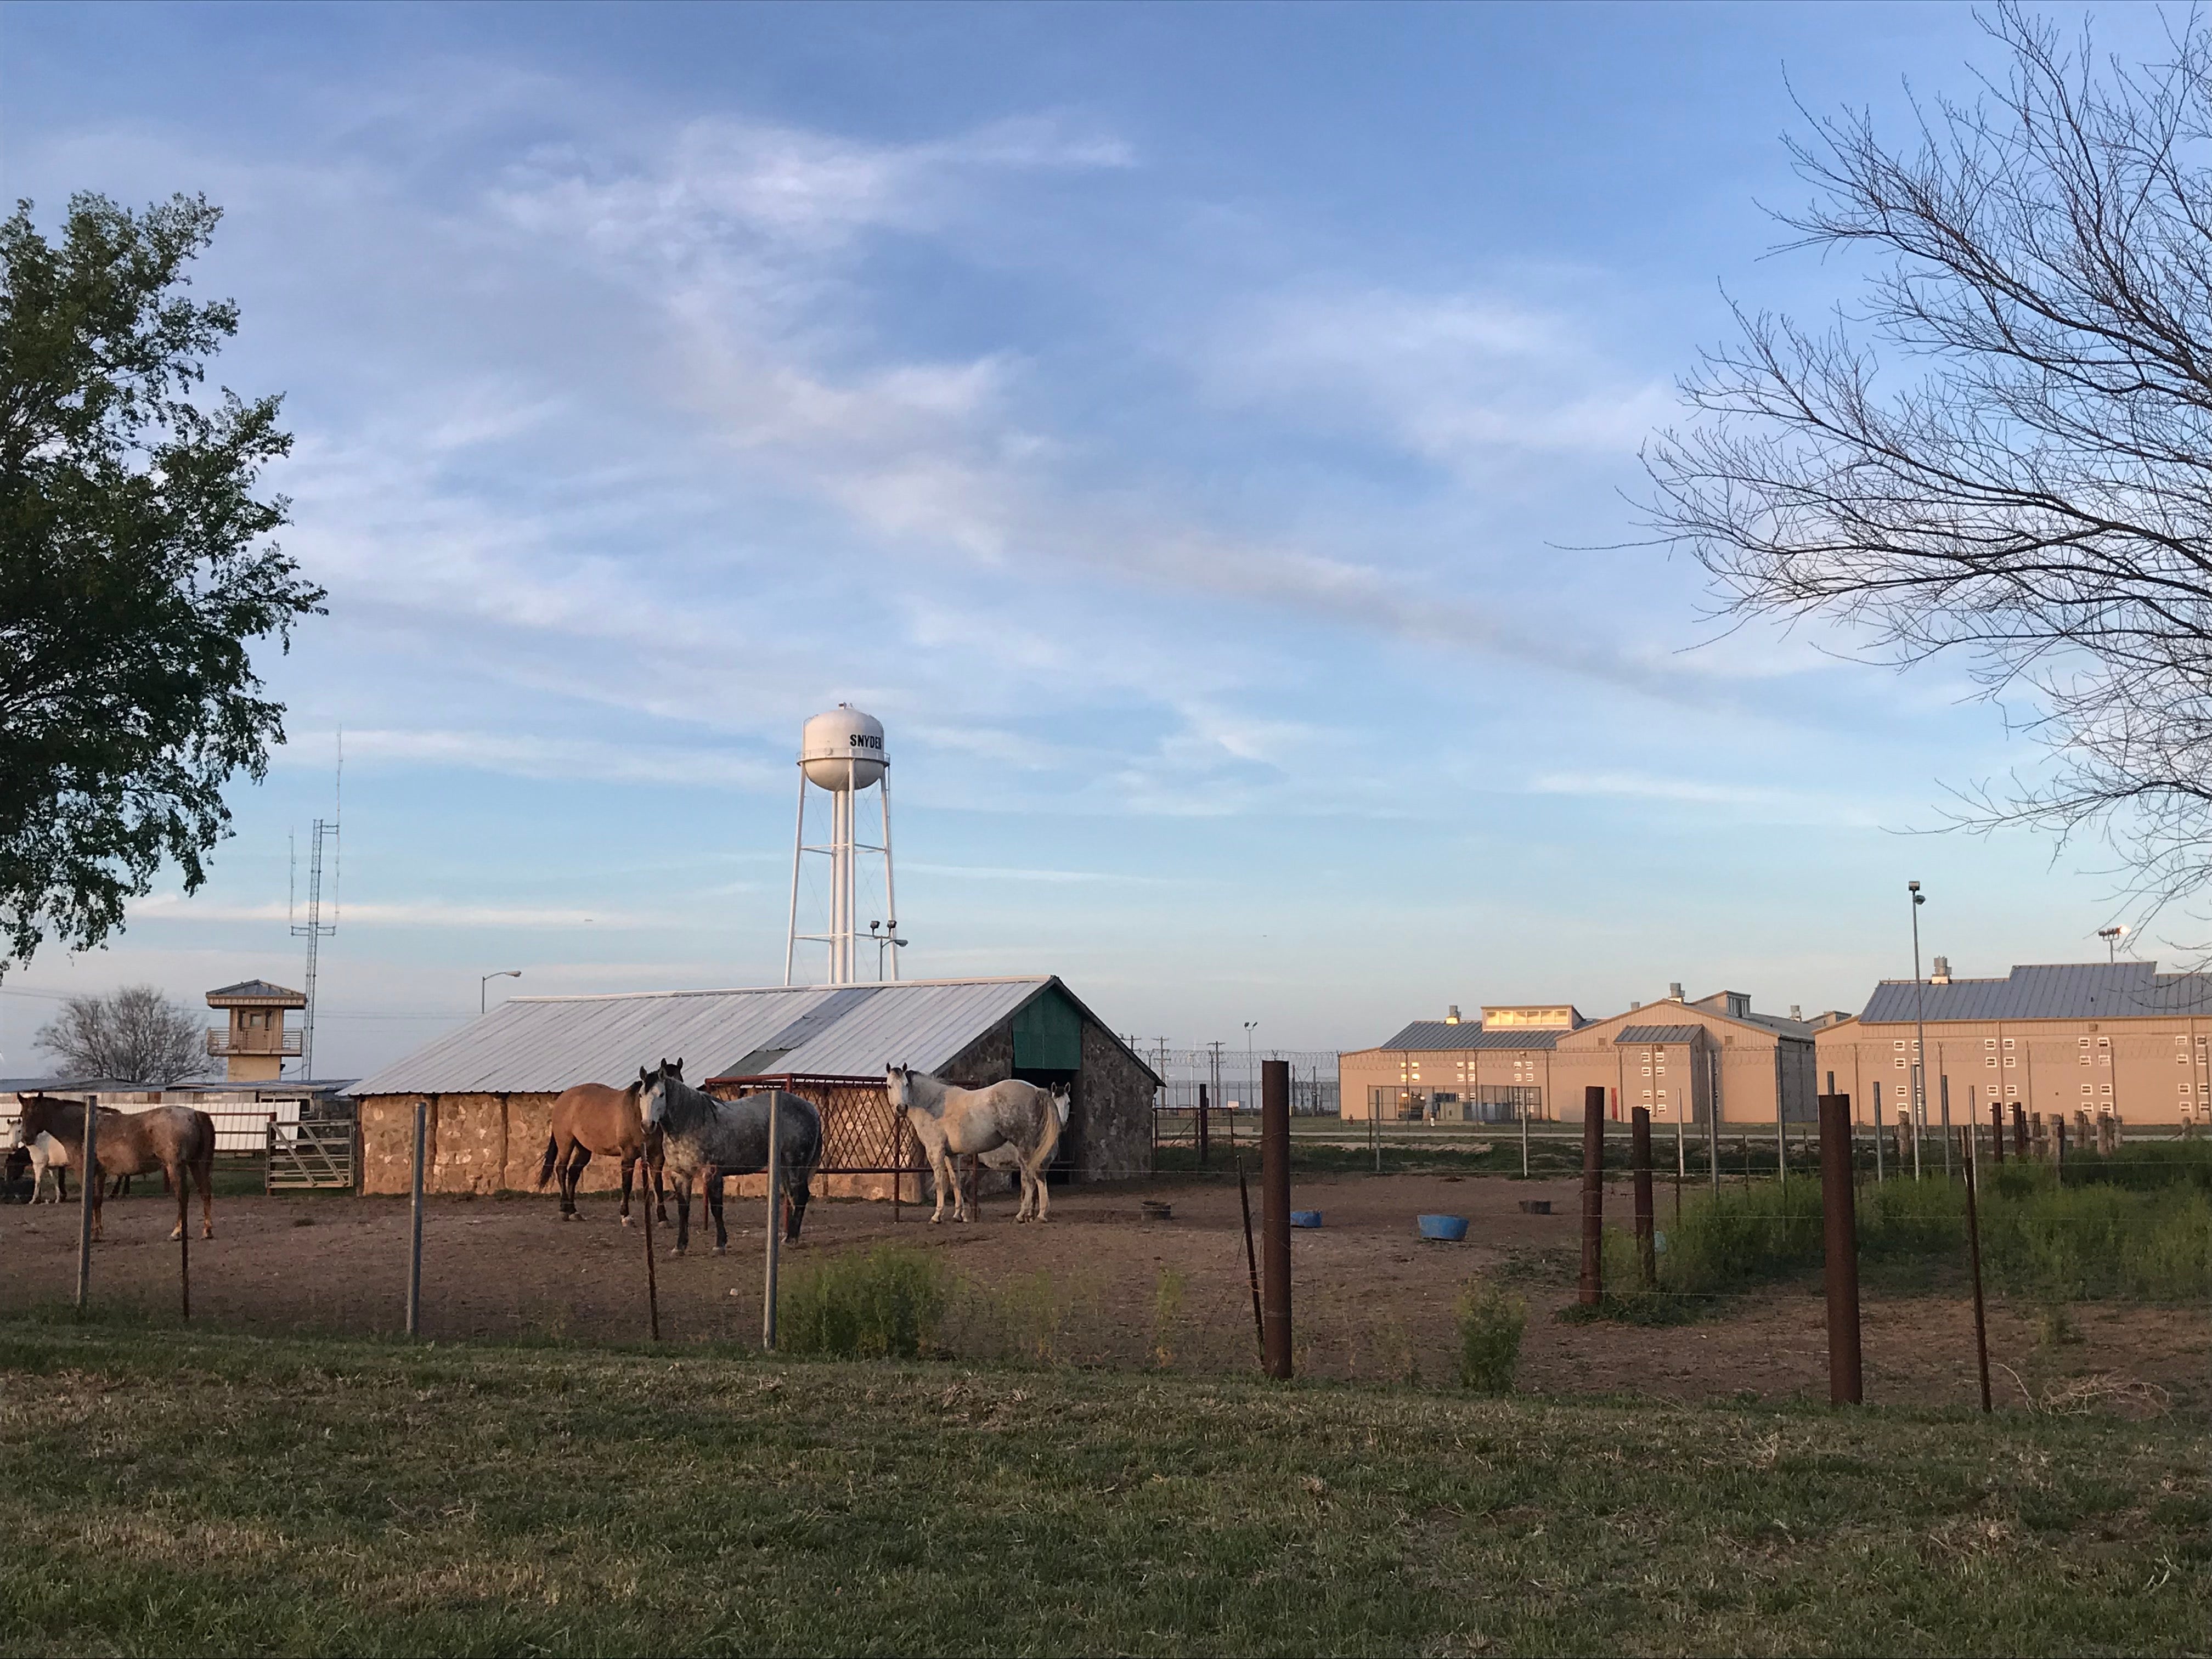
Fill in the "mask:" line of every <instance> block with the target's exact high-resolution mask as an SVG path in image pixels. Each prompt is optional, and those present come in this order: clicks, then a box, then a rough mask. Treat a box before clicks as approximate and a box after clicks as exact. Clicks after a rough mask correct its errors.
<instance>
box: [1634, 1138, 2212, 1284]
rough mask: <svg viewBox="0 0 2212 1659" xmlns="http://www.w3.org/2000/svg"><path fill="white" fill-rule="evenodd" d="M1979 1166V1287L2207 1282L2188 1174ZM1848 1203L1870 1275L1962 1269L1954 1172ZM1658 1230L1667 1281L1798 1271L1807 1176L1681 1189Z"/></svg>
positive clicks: (1808, 1199)
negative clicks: (1662, 1235) (1676, 1213)
mask: <svg viewBox="0 0 2212 1659" xmlns="http://www.w3.org/2000/svg"><path fill="white" fill-rule="evenodd" d="M2182 1167H2184V1168H2186V1167H2187V1166H2186V1165H2184V1166H2182ZM1987 1174H1988V1176H1989V1179H1988V1181H1987V1182H1986V1184H1985V1185H1984V1188H1983V1190H1982V1192H1981V1194H1980V1200H1979V1206H1980V1212H1981V1215H1980V1220H1981V1233H1982V1271H1983V1275H1984V1282H1985V1284H1986V1285H1988V1287H1989V1288H1990V1290H1991V1291H1995V1292H1996V1293H1998V1294H2000V1295H2011V1296H2021V1297H2030V1298H2033V1299H2035V1300H2037V1301H2043V1302H2050V1301H2064V1300H2071V1299H2074V1298H2077V1297H2126V1298H2130V1299H2136V1300H2142V1301H2149V1302H2162V1303H2189V1302H2198V1301H2202V1300H2203V1298H2204V1297H2207V1296H2208V1295H2212V1191H2208V1190H2207V1189H2206V1188H2201V1187H2199V1186H2198V1185H2197V1183H2196V1182H2195V1181H2194V1180H2193V1179H2190V1178H2187V1177H2185V1176H2184V1177H2182V1178H2169V1179H2167V1180H2165V1181H2163V1182H2160V1183H2158V1184H2155V1185H2142V1186H2121V1185H2116V1184H2112V1183H2109V1182H2075V1178H2074V1177H2075V1170H2074V1168H2073V1166H2072V1164H2071V1162H2070V1160H2069V1165H2068V1169H2067V1176H2066V1183H2065V1184H2064V1185H2063V1186H2062V1185H2060V1184H2059V1182H2058V1181H2057V1176H2056V1175H2055V1174H2054V1172H2053V1171H2052V1170H2051V1168H2050V1167H2049V1166H2048V1165H2045V1164H2007V1165H2005V1166H2004V1167H2003V1168H2002V1169H1989V1170H1987ZM1857 1220H1858V1238H1859V1259H1860V1263H1861V1270H1862V1272H1863V1273H1865V1274H1867V1275H1869V1276H1870V1277H1871V1278H1872V1279H1875V1281H1876V1282H1879V1281H1881V1279H1883V1278H1885V1277H1887V1278H1888V1279H1892V1280H1895V1281H1905V1280H1909V1279H1913V1278H1915V1277H1921V1278H1924V1277H1925V1276H1926V1274H1927V1273H1928V1272H1929V1269H1930V1268H1931V1267H1937V1268H1945V1269H1948V1270H1952V1271H1953V1272H1954V1273H1955V1272H1963V1271H1964V1270H1965V1267H1966V1261H1967V1255H1966V1249H1967V1245H1966V1188H1965V1186H1964V1184H1963V1183H1961V1182H1954V1181H1945V1180H1943V1179H1942V1177H1941V1176H1935V1175H1930V1176H1928V1177H1927V1178H1926V1179H1924V1180H1921V1181H1911V1180H1894V1181H1887V1182H1881V1183H1879V1184H1874V1183H1869V1184H1867V1185H1864V1186H1862V1187H1861V1188H1859V1189H1858V1192H1857ZM1667 1243H1668V1248H1667V1254H1666V1255H1663V1256H1662V1257H1661V1258H1660V1284H1661V1288H1662V1290H1664V1291H1669V1292H1673V1293H1678V1294H1689V1295H1710V1294H1713V1293H1716V1292H1719V1291H1728V1290H1733V1289H1735V1288H1738V1287H1740V1286H1742V1285H1750V1284H1754V1283H1758V1282H1759V1281H1761V1280H1765V1279H1775V1278H1780V1277H1786V1276H1789V1275H1792V1274H1796V1273H1803V1272H1807V1271H1809V1270H1811V1269H1813V1268H1815V1267H1819V1265H1820V1261H1821V1259H1822V1243H1821V1224H1820V1182H1819V1181H1818V1180H1817V1179H1814V1178H1813V1177H1810V1176H1800V1177H1798V1178H1796V1179H1793V1180H1790V1181H1788V1182H1774V1181H1762V1182H1752V1183H1750V1184H1748V1185H1747V1186H1744V1187H1740V1188H1724V1189H1723V1191H1722V1192H1721V1193H1720V1194H1719V1195H1718V1196H1717V1197H1713V1196H1702V1197H1698V1198H1693V1199H1691V1200H1688V1201H1687V1202H1686V1203H1685V1205H1684V1206H1683V1211H1682V1216H1681V1219H1680V1221H1679V1222H1677V1223H1675V1224H1674V1225H1673V1226H1671V1227H1669V1228H1668V1229H1667ZM1614 1271H1615V1270H1614V1269H1613V1268H1612V1267H1611V1266H1610V1264H1609V1265H1608V1274H1609V1275H1610V1274H1611V1273H1613V1272H1614Z"/></svg>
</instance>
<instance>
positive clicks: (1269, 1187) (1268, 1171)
mask: <svg viewBox="0 0 2212 1659" xmlns="http://www.w3.org/2000/svg"><path fill="white" fill-rule="evenodd" d="M1260 1189H1261V1190H1260V1213H1261V1233H1262V1238H1261V1252H1260V1261H1261V1291H1262V1292H1263V1296H1262V1300H1263V1301H1264V1303H1265V1304H1266V1313H1267V1322H1266V1323H1267V1375H1268V1376H1273V1377H1280V1378H1283V1379H1285V1380H1287V1379H1288V1378H1289V1376H1290V1375H1291V1068H1290V1065H1289V1063H1288V1062H1287V1061H1285V1060H1261V1062H1260Z"/></svg>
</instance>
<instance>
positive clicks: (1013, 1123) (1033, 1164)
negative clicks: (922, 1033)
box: [884, 1066, 1068, 1223]
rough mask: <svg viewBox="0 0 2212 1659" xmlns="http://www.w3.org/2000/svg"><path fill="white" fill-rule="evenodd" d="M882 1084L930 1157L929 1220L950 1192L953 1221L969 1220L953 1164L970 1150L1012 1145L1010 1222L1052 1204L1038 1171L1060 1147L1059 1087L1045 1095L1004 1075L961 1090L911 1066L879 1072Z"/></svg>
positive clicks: (941, 1211)
mask: <svg viewBox="0 0 2212 1659" xmlns="http://www.w3.org/2000/svg"><path fill="white" fill-rule="evenodd" d="M884 1090H885V1091H886V1092H887V1093H888V1094H889V1095H890V1103H891V1106H892V1109H894V1110H896V1111H902V1112H904V1113H905V1114H906V1119H907V1121H908V1123H910V1124H912V1125H913V1126H914V1133H915V1139H917V1140H919V1141H921V1148H922V1150H923V1151H924V1152H927V1153H928V1154H929V1172H930V1174H931V1175H932V1176H933V1177H934V1178H935V1180H936V1182H937V1209H936V1212H934V1213H933V1215H931V1217H930V1220H931V1222H932V1223H936V1222H939V1221H942V1220H944V1219H945V1194H946V1193H948V1192H950V1193H951V1194H952V1218H953V1219H954V1220H955V1221H965V1220H967V1219H968V1218H969V1207H968V1194H967V1192H966V1191H965V1190H964V1189H963V1188H962V1187H961V1185H960V1183H959V1182H958V1181H957V1179H955V1178H954V1176H953V1173H952V1160H953V1158H957V1157H965V1156H966V1155H967V1154H968V1153H969V1152H996V1151H998V1150H999V1149H1000V1147H1008V1148H1011V1149H1012V1151H1013V1152H1014V1154H1015V1156H1016V1158H1018V1160H1019V1161H1018V1163H1017V1164H1016V1165H1015V1167H1016V1168H1017V1169H1018V1170H1019V1171H1020V1173H1021V1177H1022V1201H1021V1206H1020V1207H1019V1208H1018V1209H1017V1210H1016V1211H1015V1212H1014V1219H1015V1220H1017V1221H1031V1220H1035V1221H1042V1220H1043V1219H1044V1218H1045V1213H1046V1212H1047V1211H1048V1210H1049V1209H1050V1208H1051V1207H1052V1202H1051V1200H1050V1198H1049V1197H1048V1195H1047V1194H1046V1192H1045V1185H1044V1166H1045V1165H1046V1164H1049V1163H1051V1162H1052V1155H1053V1153H1054V1151H1056V1150H1057V1149H1058V1147H1059V1146H1060V1125H1061V1124H1063V1123H1065V1122H1066V1121H1067V1111H1068V1097H1067V1091H1066V1090H1065V1089H1058V1090H1054V1091H1051V1092H1049V1093H1048V1092H1047V1091H1044V1090H1042V1089H1040V1088H1038V1087H1037V1086H1036V1084H1034V1083H1024V1082H1021V1081H1019V1080H1018V1079H1013V1078H1009V1079H1006V1081H1005V1082H1004V1083H994V1084H992V1085H990V1086H989V1087H988V1088H984V1089H962V1088H958V1087H956V1086H955V1085H952V1084H950V1083H947V1082H946V1081H945V1079H942V1078H936V1077H932V1076H930V1075H929V1073H927V1072H917V1071H915V1069H914V1068H913V1067H912V1066H885V1067H884Z"/></svg>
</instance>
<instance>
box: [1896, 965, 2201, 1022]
mask: <svg viewBox="0 0 2212 1659" xmlns="http://www.w3.org/2000/svg"><path fill="white" fill-rule="evenodd" d="M1923 1014H1924V1017H1925V1018H1926V1019H1927V1020H1928V1021H1929V1024H1935V1023H1936V1022H1938V1021H1943V1020H1998V1019H2143V1018H2156V1017H2158V1016H2160V1015H2176V1014H2197V1015H2212V975H2207V974H2161V973H2160V972H2159V971H2158V964H2157V963H2154V962H2113V963H2104V962H2078V963H2029V964H2027V965H2023V966H2016V967H2015V968H2014V969H2013V970H2012V972H2011V974H2010V975H2008V976H2007V977H2005V978H2003V979H1953V980H1951V981H1948V982H1944V983H1938V982H1936V981H1923V982H1922V983H1921V984H1920V985H1919V987H1918V990H1917V996H1916V994H1915V987H1914V984H1913V981H1911V980H1909V979H1906V980H1894V979H1886V980H1884V981H1881V984H1879V985H1877V986H1875V992H1874V995H1873V996H1872V997H1870V998H1869V999H1868V1000H1867V1006H1866V1012H1864V1013H1863V1014H1861V1015H1860V1016H1859V1018H1861V1019H1862V1020H1863V1021H1866V1022H1868V1023H1869V1024H1891V1025H1899V1024H1911V1023H1912V1022H1913V1021H1914V1020H1915V1019H1916V1018H1922V1017H1923Z"/></svg>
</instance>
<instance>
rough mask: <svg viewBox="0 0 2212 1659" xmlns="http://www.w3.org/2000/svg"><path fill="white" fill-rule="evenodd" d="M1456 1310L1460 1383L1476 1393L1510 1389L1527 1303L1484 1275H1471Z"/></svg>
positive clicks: (1526, 1320) (1516, 1368)
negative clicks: (1494, 1283) (1500, 1287)
mask: <svg viewBox="0 0 2212 1659" xmlns="http://www.w3.org/2000/svg"><path fill="white" fill-rule="evenodd" d="M1457 1311H1458V1314H1459V1385H1460V1387H1462V1389H1472V1390H1474V1392H1475V1393H1477V1394H1510V1393H1512V1392H1513V1373H1514V1372H1515V1371H1516V1370H1518V1369H1519V1368H1520V1364H1521V1334H1522V1332H1523V1331H1524V1330H1526V1329H1527V1328H1528V1304H1527V1303H1526V1302H1523V1301H1522V1299H1521V1298H1520V1297H1517V1296H1511V1295H1508V1294H1507V1293H1506V1292H1505V1291H1501V1290H1499V1289H1498V1287H1497V1286H1496V1285H1493V1284H1492V1283H1491V1282H1490V1281H1489V1280H1488V1279H1469V1280H1468V1282H1467V1287H1466V1288H1465V1289H1464V1290H1462V1291H1461V1292H1460V1297H1459V1304H1458V1310H1457Z"/></svg>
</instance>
